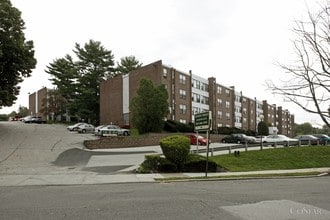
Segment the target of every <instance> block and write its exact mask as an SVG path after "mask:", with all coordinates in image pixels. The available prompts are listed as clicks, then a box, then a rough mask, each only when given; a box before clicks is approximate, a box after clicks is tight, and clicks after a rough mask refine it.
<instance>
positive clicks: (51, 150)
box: [50, 139, 62, 151]
mask: <svg viewBox="0 0 330 220" xmlns="http://www.w3.org/2000/svg"><path fill="white" fill-rule="evenodd" d="M61 141H62V139H60V140H58V141H57V142H56V143H55V144H54V145H53V147H52V149H50V151H53V150H54V148H55V147H56V145H57V144H58V143H60V142H61Z"/></svg>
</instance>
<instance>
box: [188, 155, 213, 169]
mask: <svg viewBox="0 0 330 220" xmlns="http://www.w3.org/2000/svg"><path fill="white" fill-rule="evenodd" d="M207 168H208V169H207V171H208V172H216V171H217V169H218V165H217V164H216V163H215V162H214V161H210V160H209V161H208V166H207ZM205 169H206V158H205V157H203V156H200V155H198V154H190V155H189V157H188V158H187V161H186V162H185V163H184V167H183V171H185V172H205Z"/></svg>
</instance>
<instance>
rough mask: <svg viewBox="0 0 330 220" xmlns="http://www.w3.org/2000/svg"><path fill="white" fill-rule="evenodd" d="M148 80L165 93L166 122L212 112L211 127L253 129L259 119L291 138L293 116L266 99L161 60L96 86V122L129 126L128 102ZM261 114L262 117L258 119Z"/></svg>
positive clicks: (184, 121)
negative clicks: (97, 99)
mask: <svg viewBox="0 0 330 220" xmlns="http://www.w3.org/2000/svg"><path fill="white" fill-rule="evenodd" d="M144 77H146V78H148V79H150V80H152V81H153V83H154V84H155V85H161V84H163V85H164V86H165V88H166V89H167V91H168V95H169V96H168V103H169V114H168V116H167V119H171V120H176V121H180V122H182V123H189V122H194V115H195V114H196V113H200V112H203V111H212V119H213V120H212V127H213V128H217V127H237V128H240V129H244V130H254V131H256V130H257V125H258V123H259V122H260V120H264V121H265V122H266V123H268V124H269V125H271V126H274V127H277V128H278V133H280V134H284V135H288V136H293V135H294V134H293V125H294V115H292V114H290V113H289V111H288V110H283V109H282V107H276V105H275V104H271V105H270V104H268V103H267V101H266V100H264V101H259V100H257V99H256V98H249V97H246V96H244V94H243V92H241V91H236V90H235V87H234V86H231V87H226V86H224V85H222V84H220V83H218V82H217V81H216V78H214V77H210V78H208V79H204V78H202V77H200V76H198V75H195V74H193V73H192V71H188V72H184V71H180V70H177V69H175V68H173V67H171V66H168V65H164V64H163V63H162V61H161V60H159V61H156V62H154V63H151V64H148V65H146V66H143V67H141V68H139V69H137V70H134V71H132V72H131V73H130V74H128V75H125V76H117V77H114V78H112V79H109V80H105V81H103V82H101V84H100V123H101V124H109V123H114V124H118V125H120V126H124V125H125V126H127V125H130V121H131V118H130V111H129V103H130V102H131V100H132V98H133V97H134V96H135V94H136V91H137V89H138V85H139V81H140V80H141V79H142V78H144ZM261 115H263V118H262V117H261Z"/></svg>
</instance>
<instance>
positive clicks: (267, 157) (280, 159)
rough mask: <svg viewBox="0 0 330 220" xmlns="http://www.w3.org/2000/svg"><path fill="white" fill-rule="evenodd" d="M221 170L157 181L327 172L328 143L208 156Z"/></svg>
mask: <svg viewBox="0 0 330 220" xmlns="http://www.w3.org/2000/svg"><path fill="white" fill-rule="evenodd" d="M210 160H211V161H213V162H216V164H218V165H219V166H221V167H223V168H225V169H226V170H227V171H228V172H225V173H209V174H208V176H207V177H204V176H203V175H202V174H193V175H191V174H183V175H181V176H175V177H167V178H158V179H156V180H158V181H183V180H214V179H232V178H234V179H244V178H274V177H276V178H279V177H302V176H303V177H306V176H321V175H329V171H330V147H327V146H306V147H289V148H276V149H266V150H262V151H247V152H243V151H242V152H240V154H239V156H237V155H236V156H235V155H234V154H230V155H218V156H214V157H210Z"/></svg>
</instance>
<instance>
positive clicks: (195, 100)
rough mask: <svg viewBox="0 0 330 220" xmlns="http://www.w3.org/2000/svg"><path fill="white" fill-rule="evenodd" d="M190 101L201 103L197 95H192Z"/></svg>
mask: <svg viewBox="0 0 330 220" xmlns="http://www.w3.org/2000/svg"><path fill="white" fill-rule="evenodd" d="M191 99H192V101H193V102H200V101H201V96H200V95H199V94H196V93H193V94H192V96H191Z"/></svg>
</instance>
